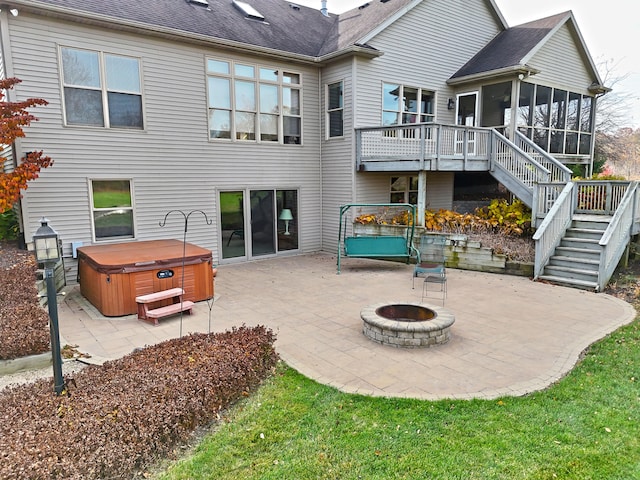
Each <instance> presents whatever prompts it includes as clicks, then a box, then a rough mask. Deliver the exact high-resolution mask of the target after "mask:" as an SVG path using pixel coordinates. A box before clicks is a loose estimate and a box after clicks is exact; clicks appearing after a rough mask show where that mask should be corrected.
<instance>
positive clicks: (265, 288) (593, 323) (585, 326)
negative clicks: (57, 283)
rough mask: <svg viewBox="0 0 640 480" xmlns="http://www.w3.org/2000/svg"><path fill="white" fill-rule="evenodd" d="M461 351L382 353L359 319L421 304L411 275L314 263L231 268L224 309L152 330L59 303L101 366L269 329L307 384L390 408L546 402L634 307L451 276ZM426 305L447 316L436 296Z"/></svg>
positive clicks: (497, 279) (489, 277) (223, 278)
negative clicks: (163, 347)
mask: <svg viewBox="0 0 640 480" xmlns="http://www.w3.org/2000/svg"><path fill="white" fill-rule="evenodd" d="M447 274H448V275H447V278H448V282H447V283H448V296H447V298H446V300H445V306H446V308H447V309H448V310H451V311H452V312H453V314H454V315H455V323H454V324H453V326H452V327H451V340H450V342H448V343H447V344H444V345H438V346H435V347H431V348H423V349H401V348H393V347H390V346H385V345H380V344H377V343H374V342H372V341H371V340H369V339H368V338H366V337H365V336H364V335H363V334H362V320H361V318H360V310H361V309H362V308H363V307H365V306H367V305H370V304H374V303H379V302H390V303H402V302H407V301H410V302H416V301H422V282H421V281H419V280H418V281H416V288H415V289H412V288H411V275H412V267H411V266H410V265H406V264H402V263H392V262H383V261H378V260H363V259H351V258H346V259H344V260H343V262H342V273H341V274H340V275H337V274H336V259H335V256H333V255H329V254H311V255H300V256H291V257H281V258H273V259H267V260H261V261H255V262H249V263H241V264H234V265H222V266H219V267H218V275H217V277H216V279H215V301H214V302H198V303H197V304H196V305H195V307H194V314H193V315H184V316H182V317H181V316H180V315H176V316H173V317H169V318H165V319H162V320H161V321H160V325H158V326H153V325H150V324H148V323H146V322H142V321H140V320H138V319H137V317H136V316H135V315H128V316H124V317H115V318H114V317H104V316H102V315H101V314H100V313H99V312H98V311H97V309H95V308H94V307H93V306H92V305H91V304H90V303H89V302H88V301H87V300H86V299H84V298H83V297H82V296H81V295H80V289H79V287H78V286H73V287H70V288H67V290H66V295H65V296H64V297H63V299H61V300H59V319H60V330H61V336H62V337H63V339H64V340H63V341H64V342H66V343H68V344H70V345H77V346H78V350H80V351H81V352H85V353H88V354H90V355H91V356H92V358H93V360H95V361H96V362H101V361H104V360H108V359H114V358H118V357H121V356H123V355H126V354H128V353H130V352H131V351H132V350H133V349H134V348H137V347H143V346H145V345H151V344H155V343H158V342H161V341H164V340H167V339H170V338H175V337H178V336H180V334H181V333H182V335H186V334H188V333H190V332H207V331H215V332H218V331H224V330H228V329H230V328H232V327H234V326H240V325H243V324H244V325H248V326H251V325H258V324H261V325H265V326H267V327H269V328H271V329H272V330H273V331H274V332H275V333H276V335H277V340H276V344H275V345H276V349H277V351H278V353H279V354H280V356H281V358H282V359H283V360H284V361H285V362H286V363H287V364H288V365H289V366H291V367H293V368H295V369H296V370H297V371H299V372H300V373H302V374H304V375H305V376H307V377H309V378H312V379H314V380H316V381H318V382H320V383H323V384H326V385H330V386H333V387H335V388H338V389H340V390H342V391H344V392H348V393H359V394H364V395H373V396H385V397H410V398H418V399H427V400H436V399H443V398H451V399H471V398H483V399H491V398H497V397H500V396H519V395H525V394H527V393H530V392H533V391H536V390H541V389H544V388H546V387H547V386H549V385H550V384H552V383H553V382H555V381H557V380H559V379H560V378H562V377H563V376H564V375H565V374H566V373H567V372H569V371H570V370H571V368H572V367H573V366H574V365H575V364H576V362H577V361H578V360H579V357H580V354H581V352H582V351H583V350H584V349H585V348H587V347H588V346H589V345H590V344H592V343H593V342H595V341H597V340H599V339H601V338H603V337H604V336H606V335H607V334H608V333H611V332H612V331H614V330H616V329H617V328H618V327H620V326H622V325H625V324H628V323H630V322H631V321H633V320H634V318H635V316H636V312H635V310H634V308H633V307H632V306H631V305H629V304H628V303H626V302H624V301H622V300H620V299H617V298H615V297H612V296H610V295H606V294H596V293H591V292H586V291H582V290H576V289H572V288H567V287H560V286H555V285H549V284H544V283H538V282H532V281H531V280H530V279H528V278H523V277H515V276H506V275H497V274H490V273H480V272H472V271H463V270H454V269H448V270H447ZM424 302H425V303H429V304H432V305H436V306H439V305H442V297H441V295H440V293H439V292H438V291H437V287H436V290H430V291H429V295H428V297H427V298H425V299H424Z"/></svg>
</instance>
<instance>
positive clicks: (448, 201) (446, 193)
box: [426, 172, 454, 211]
mask: <svg viewBox="0 0 640 480" xmlns="http://www.w3.org/2000/svg"><path fill="white" fill-rule="evenodd" d="M453 180H454V173H453V172H429V173H427V205H426V208H427V210H433V211H438V210H440V209H444V210H451V209H452V208H453Z"/></svg>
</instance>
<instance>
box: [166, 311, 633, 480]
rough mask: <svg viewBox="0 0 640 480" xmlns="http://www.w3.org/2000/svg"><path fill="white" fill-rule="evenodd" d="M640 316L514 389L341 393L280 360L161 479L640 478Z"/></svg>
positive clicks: (580, 479)
mask: <svg viewBox="0 0 640 480" xmlns="http://www.w3.org/2000/svg"><path fill="white" fill-rule="evenodd" d="M639 439H640V323H639V322H638V320H637V319H636V321H635V322H634V323H633V324H631V325H629V326H627V327H624V328H621V329H620V330H618V331H617V332H615V333H614V334H613V335H611V336H610V337H608V338H606V339H604V340H602V341H601V342H599V343H597V344H596V345H594V346H593V347H592V348H591V349H590V350H589V351H588V353H587V355H586V356H585V358H584V359H583V360H582V362H581V363H580V365H579V366H578V367H577V368H576V369H574V370H573V371H572V372H571V373H570V374H569V375H568V376H567V377H566V378H565V379H563V380H562V381H561V382H559V383H558V384H556V385H554V386H552V387H551V388H549V389H548V390H546V391H543V392H539V393H535V394H531V395H529V396H526V397H521V398H510V397H505V398H502V399H498V400H491V401H486V400H474V401H438V402H429V401H418V400H399V399H382V398H370V397H364V396H357V395H348V394H343V393H340V392H338V391H336V390H335V389H333V388H329V387H326V386H322V385H319V384H317V383H315V382H313V381H311V380H309V379H307V378H305V377H303V376H302V375H300V374H298V373H297V372H295V371H294V370H292V369H290V368H287V367H286V366H284V365H283V366H281V368H280V369H279V371H278V372H277V374H276V375H275V376H274V377H273V378H272V379H270V380H269V381H268V382H267V383H266V384H265V385H264V386H263V387H261V389H260V390H259V391H258V393H257V394H255V395H252V396H251V397H250V398H248V399H247V400H246V401H245V402H243V403H241V404H239V405H237V406H236V407H235V408H234V409H233V410H232V411H231V412H229V414H228V416H227V417H226V418H225V421H224V422H223V423H222V425H220V427H219V428H217V430H216V431H215V432H214V433H212V434H211V435H209V436H208V437H207V438H206V439H204V441H202V442H201V444H200V445H199V446H198V448H197V449H196V450H195V452H193V454H192V455H191V456H189V457H187V458H185V459H183V460H181V461H179V462H177V463H175V464H172V465H171V466H170V467H168V468H167V470H166V471H165V472H163V473H162V474H161V475H159V476H158V478H161V479H209V478H216V479H234V480H235V479H278V480H280V479H447V480H449V479H460V480H471V479H482V480H485V479H509V480H514V479H556V478H557V479H575V480H587V479H593V480H604V479H619V480H630V479H640V440H639Z"/></svg>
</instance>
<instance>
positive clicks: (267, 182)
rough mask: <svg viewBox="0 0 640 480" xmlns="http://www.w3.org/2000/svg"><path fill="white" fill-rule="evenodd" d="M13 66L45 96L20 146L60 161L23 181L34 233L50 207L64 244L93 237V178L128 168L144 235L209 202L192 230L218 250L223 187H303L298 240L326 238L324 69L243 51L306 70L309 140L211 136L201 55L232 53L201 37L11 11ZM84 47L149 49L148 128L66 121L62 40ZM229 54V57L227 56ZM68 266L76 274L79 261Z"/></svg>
mask: <svg viewBox="0 0 640 480" xmlns="http://www.w3.org/2000/svg"><path fill="white" fill-rule="evenodd" d="M11 26H12V28H11V35H12V47H13V49H12V50H13V59H14V69H15V74H16V76H18V77H20V78H22V79H23V80H24V82H23V83H22V84H21V85H20V86H19V89H17V92H18V95H19V97H20V98H25V97H29V96H36V97H42V98H45V99H46V100H48V101H49V106H47V107H46V108H43V109H41V111H40V110H39V111H38V112H37V113H38V116H39V118H40V121H39V122H37V123H36V124H35V126H33V127H31V128H30V130H29V132H28V135H27V138H26V139H25V141H24V143H23V149H24V151H28V150H32V149H43V150H44V151H45V153H46V154H48V155H49V156H51V157H52V158H53V159H54V161H55V164H54V165H53V166H52V167H51V168H49V169H46V170H44V171H43V172H42V174H41V176H40V178H39V179H38V180H37V181H35V182H32V184H31V185H30V187H29V189H28V190H27V191H26V192H25V199H24V202H23V204H24V205H23V209H24V211H25V213H27V216H26V217H25V218H28V219H29V224H28V225H26V226H25V228H26V237H27V239H28V240H29V239H30V238H31V236H32V234H33V232H34V231H35V229H36V228H37V226H38V225H37V219H38V218H40V217H41V216H47V218H49V220H50V223H51V225H52V226H53V227H54V228H55V229H56V230H57V231H58V232H59V233H60V234H61V238H62V241H63V248H64V253H65V255H67V256H68V255H70V252H71V242H72V241H81V242H83V243H84V244H85V245H86V244H90V243H91V242H92V235H91V209H90V205H89V179H101V178H103V179H108V178H122V179H132V184H133V192H134V208H135V227H136V239H138V240H149V239H159V238H177V239H180V240H182V238H183V234H184V219H183V217H182V216H180V215H179V214H172V215H171V216H170V217H169V219H168V221H167V224H166V226H165V227H162V228H161V227H160V226H159V222H160V221H161V220H162V219H163V218H164V216H165V214H166V213H167V212H168V211H169V210H182V211H184V212H185V213H188V212H190V211H191V210H202V211H204V212H205V213H206V214H207V216H208V218H209V219H210V220H212V221H213V224H212V225H207V224H206V222H205V221H204V218H203V217H202V216H200V215H192V216H191V217H190V220H189V225H188V227H189V228H188V237H187V241H189V242H192V243H195V244H198V245H200V246H202V247H205V248H208V249H211V250H212V251H213V254H214V261H216V262H217V261H218V260H219V248H218V232H217V230H218V225H217V220H218V212H217V210H216V205H217V193H218V192H219V191H220V190H222V189H249V188H251V189H299V199H298V204H299V215H298V217H299V218H298V225H299V245H300V250H301V251H303V252H311V251H317V250H319V249H320V233H321V225H320V224H319V222H318V221H317V219H318V218H319V217H320V158H319V155H320V153H319V152H320V134H319V132H320V128H319V106H318V102H317V92H318V88H319V80H318V77H319V73H318V69H316V68H313V67H308V66H304V67H301V66H298V65H291V64H286V63H282V64H279V63H278V62H275V61H266V62H264V61H260V60H259V59H256V58H251V57H245V58H242V59H241V60H243V61H247V62H252V63H259V64H261V65H268V66H270V67H276V68H282V69H286V70H287V71H291V72H297V73H300V74H301V76H302V82H303V87H302V88H303V90H302V92H303V99H302V109H303V111H302V117H303V125H302V129H303V145H272V144H258V143H255V142H246V143H245V142H242V143H241V142H228V141H218V142H214V141H209V140H208V125H207V98H206V75H205V58H206V57H207V56H216V57H228V53H226V54H223V53H221V52H217V51H214V50H210V49H207V48H204V47H200V46H194V45H187V44H181V43H177V42H170V41H164V40H160V39H154V38H150V37H147V36H136V35H133V34H127V33H123V32H113V31H107V30H101V29H97V28H86V27H83V26H80V25H75V24H71V23H67V24H65V23H62V22H53V21H49V20H47V19H45V18H42V17H34V16H29V15H27V14H25V15H22V14H21V15H20V17H18V18H17V19H16V21H14V22H12V25H11ZM59 45H63V46H70V47H77V48H86V49H92V50H98V51H104V52H110V53H114V54H118V55H129V56H133V57H137V58H140V59H141V65H142V75H143V79H142V87H143V109H144V119H145V129H144V130H142V131H141V130H126V129H105V128H91V127H64V126H63V117H62V105H61V101H62V100H61V87H60V81H59V73H58V46H59ZM228 58H230V57H228ZM67 263H68V264H69V265H70V266H69V267H68V268H69V273H68V275H67V277H68V278H69V279H72V278H74V273H73V272H74V269H75V265H74V262H73V261H72V260H69V261H68V262H67Z"/></svg>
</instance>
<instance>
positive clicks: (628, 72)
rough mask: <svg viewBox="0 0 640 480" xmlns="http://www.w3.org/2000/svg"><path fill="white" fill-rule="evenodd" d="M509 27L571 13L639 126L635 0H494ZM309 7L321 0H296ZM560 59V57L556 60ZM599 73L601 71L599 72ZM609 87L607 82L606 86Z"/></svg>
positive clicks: (335, 4)
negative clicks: (609, 67) (626, 99)
mask: <svg viewBox="0 0 640 480" xmlns="http://www.w3.org/2000/svg"><path fill="white" fill-rule="evenodd" d="M366 1H371V0H327V8H328V10H329V11H330V12H331V13H342V12H345V11H347V10H350V9H352V8H355V7H357V6H359V5H362V4H363V3H366ZM495 2H496V4H497V5H498V8H499V9H500V11H501V12H502V16H503V17H504V18H505V20H506V21H507V24H508V25H509V26H514V25H519V24H521V23H526V22H529V21H531V20H536V19H538V18H543V17H548V16H549V15H555V14H556V13H561V12H565V11H567V10H571V11H573V15H574V17H575V19H576V22H577V24H578V28H579V29H580V33H581V34H582V38H583V39H584V41H585V43H586V45H587V48H588V49H589V52H590V53H591V57H592V58H593V61H594V62H595V63H596V65H597V64H599V63H600V62H601V61H604V60H606V61H608V62H609V64H610V65H614V68H613V69H612V73H611V74H610V76H611V77H612V78H618V79H621V78H622V77H626V78H624V80H622V81H620V82H618V83H616V85H615V91H616V92H619V93H625V94H628V95H629V96H630V100H629V102H630V106H631V109H630V112H629V114H628V122H627V125H625V126H633V127H634V128H640V47H639V45H638V44H639V43H640V42H639V41H640V15H637V6H635V2H636V0H608V1H606V2H602V1H601V0H533V1H532V0H495ZM295 3H298V4H300V5H305V6H308V7H312V8H318V9H320V7H321V3H322V2H321V0H296V1H295ZM558 60H561V59H558ZM600 73H601V76H603V75H604V72H600ZM607 86H610V85H607Z"/></svg>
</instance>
